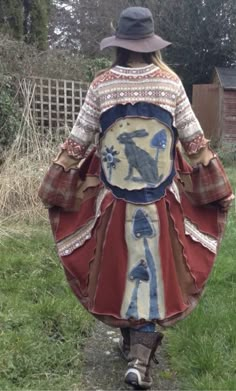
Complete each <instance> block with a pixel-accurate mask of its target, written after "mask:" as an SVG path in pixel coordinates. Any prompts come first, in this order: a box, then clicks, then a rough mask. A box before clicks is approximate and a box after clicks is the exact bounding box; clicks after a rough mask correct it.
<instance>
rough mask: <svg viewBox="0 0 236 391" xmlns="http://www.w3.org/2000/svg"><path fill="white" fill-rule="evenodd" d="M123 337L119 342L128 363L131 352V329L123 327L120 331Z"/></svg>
mask: <svg viewBox="0 0 236 391" xmlns="http://www.w3.org/2000/svg"><path fill="white" fill-rule="evenodd" d="M120 332H121V337H120V340H119V349H120V351H121V354H122V356H123V357H124V359H125V360H127V361H128V356H129V351H130V328H129V327H123V328H121V329H120Z"/></svg>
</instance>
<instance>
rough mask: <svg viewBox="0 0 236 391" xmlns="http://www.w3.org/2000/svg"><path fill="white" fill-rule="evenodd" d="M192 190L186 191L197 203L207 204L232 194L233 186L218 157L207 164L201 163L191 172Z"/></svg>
mask: <svg viewBox="0 0 236 391" xmlns="http://www.w3.org/2000/svg"><path fill="white" fill-rule="evenodd" d="M190 176H191V179H192V191H191V192H190V191H186V193H187V194H188V196H189V197H190V198H191V199H192V200H193V202H194V203H195V204H197V205H206V204H210V203H212V202H215V201H219V200H222V199H223V198H226V197H228V196H230V195H231V194H232V188H231V185H230V183H229V180H228V178H227V175H226V173H225V170H224V168H223V166H222V164H221V162H220V160H219V158H218V157H214V158H213V159H212V160H210V162H209V164H208V165H207V166H203V165H202V164H199V165H198V166H197V167H195V168H193V171H192V173H191V174H190Z"/></svg>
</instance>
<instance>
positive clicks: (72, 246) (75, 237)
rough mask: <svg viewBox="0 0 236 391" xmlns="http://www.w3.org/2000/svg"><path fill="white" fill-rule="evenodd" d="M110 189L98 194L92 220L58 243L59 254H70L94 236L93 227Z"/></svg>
mask: <svg viewBox="0 0 236 391" xmlns="http://www.w3.org/2000/svg"><path fill="white" fill-rule="evenodd" d="M107 193H108V190H106V189H102V190H101V191H100V193H99V194H98V197H97V200H96V213H95V216H94V218H93V219H92V220H90V221H89V222H88V223H87V224H86V225H84V226H83V227H82V228H80V229H79V230H78V231H77V232H75V233H74V234H72V235H71V236H69V237H68V238H66V239H64V240H62V241H60V242H58V243H57V250H58V254H59V256H62V257H63V256H66V255H70V254H71V253H72V252H73V251H75V250H76V249H77V248H79V247H81V246H82V245H83V244H84V243H85V242H86V240H89V239H90V238H91V236H92V229H93V228H94V226H95V224H96V221H97V219H98V218H99V217H100V215H101V205H102V201H103V200H104V198H105V196H106V194H107Z"/></svg>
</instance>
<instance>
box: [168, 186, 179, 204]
mask: <svg viewBox="0 0 236 391" xmlns="http://www.w3.org/2000/svg"><path fill="white" fill-rule="evenodd" d="M169 190H170V191H171V193H173V194H174V196H175V199H176V200H177V201H178V203H179V204H180V194H179V189H178V186H177V185H176V183H175V181H173V182H172V183H171V185H170V186H169Z"/></svg>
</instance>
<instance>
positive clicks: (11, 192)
mask: <svg viewBox="0 0 236 391" xmlns="http://www.w3.org/2000/svg"><path fill="white" fill-rule="evenodd" d="M30 83H31V82H30V81H29V82H26V81H23V82H22V83H21V84H20V89H21V93H22V95H23V98H24V108H23V111H22V121H21V126H20V128H19V131H18V134H17V136H16V138H15V141H14V142H13V144H12V146H11V148H10V150H8V151H7V152H6V155H5V157H4V163H3V165H2V166H1V168H0V177H1V181H0V211H1V212H0V237H1V236H2V233H1V232H2V231H1V223H2V221H4V219H5V218H7V219H8V222H9V221H12V220H14V221H16V220H18V221H19V220H25V221H28V222H29V223H35V222H38V221H39V220H41V219H46V216H47V213H46V211H45V209H44V207H43V205H42V203H41V201H40V200H39V198H38V188H39V185H40V183H41V181H42V178H43V176H44V173H45V172H46V170H47V168H48V166H49V164H50V161H51V159H52V157H54V156H55V155H56V153H57V151H58V145H59V144H60V142H61V141H62V140H63V139H64V138H65V135H64V136H58V137H55V135H52V134H49V133H47V134H42V132H40V131H39V130H38V129H37V128H36V126H35V124H34V120H33V118H32V114H31V111H30V106H31V99H32V98H31V97H32V92H33V91H32V85H31V84H30ZM4 225H5V224H4Z"/></svg>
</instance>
